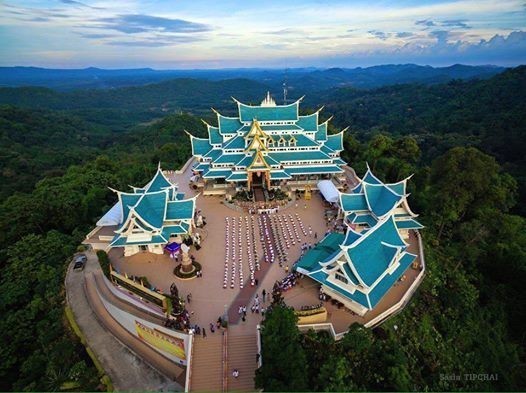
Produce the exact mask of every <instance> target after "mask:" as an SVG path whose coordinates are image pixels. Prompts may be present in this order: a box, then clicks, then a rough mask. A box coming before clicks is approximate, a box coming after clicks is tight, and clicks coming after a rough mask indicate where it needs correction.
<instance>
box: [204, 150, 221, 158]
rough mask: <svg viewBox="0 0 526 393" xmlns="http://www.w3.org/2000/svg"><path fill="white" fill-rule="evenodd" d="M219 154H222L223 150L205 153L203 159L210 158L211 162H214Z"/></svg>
mask: <svg viewBox="0 0 526 393" xmlns="http://www.w3.org/2000/svg"><path fill="white" fill-rule="evenodd" d="M221 154H223V150H221V149H212V150H210V151H209V152H208V153H206V155H205V157H207V158H211V159H212V161H214V160H215V159H216V158H217V157H219V156H220V155H221Z"/></svg>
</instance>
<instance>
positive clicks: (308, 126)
mask: <svg viewBox="0 0 526 393" xmlns="http://www.w3.org/2000/svg"><path fill="white" fill-rule="evenodd" d="M296 124H297V125H298V126H300V127H301V128H303V129H304V130H305V131H312V132H316V131H318V112H315V113H313V114H312V115H307V116H300V117H299V119H298V122H297V123H296Z"/></svg>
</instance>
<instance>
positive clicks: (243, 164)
mask: <svg viewBox="0 0 526 393" xmlns="http://www.w3.org/2000/svg"><path fill="white" fill-rule="evenodd" d="M252 155H253V154H251V155H248V156H244V157H243V158H242V159H241V160H239V162H237V163H236V166H239V167H244V168H246V167H247V166H249V165H250V163H251V162H252V161H253V160H254V158H253V157H252Z"/></svg>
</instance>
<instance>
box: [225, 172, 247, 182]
mask: <svg viewBox="0 0 526 393" xmlns="http://www.w3.org/2000/svg"><path fill="white" fill-rule="evenodd" d="M247 178H248V176H247V174H246V173H232V174H231V175H230V176H228V177H227V178H226V180H227V181H247Z"/></svg>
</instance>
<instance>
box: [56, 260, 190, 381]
mask: <svg viewBox="0 0 526 393" xmlns="http://www.w3.org/2000/svg"><path fill="white" fill-rule="evenodd" d="M86 255H87V256H88V263H87V264H86V268H85V269H84V271H83V272H75V271H73V270H72V265H71V264H70V266H69V268H68V272H67V275H66V293H67V299H68V304H69V306H70V307H71V309H72V311H73V314H74V315H75V320H76V321H77V324H78V325H79V327H80V329H81V330H82V332H83V333H84V335H85V336H86V339H87V342H88V343H89V346H90V348H91V349H92V350H93V352H95V354H96V355H97V357H98V359H99V360H100V362H101V363H102V366H103V367H104V370H106V373H107V374H108V376H109V377H110V378H111V380H112V382H113V385H114V387H115V389H116V390H148V391H154V390H155V391H166V390H180V387H179V386H178V385H177V384H176V383H175V382H173V381H171V380H170V379H169V378H167V377H165V376H164V375H162V374H160V373H159V372H157V371H156V370H154V369H153V368H152V367H150V366H149V365H148V364H147V363H145V362H144V361H142V360H141V359H140V358H138V357H137V356H136V355H135V354H134V353H132V352H131V351H130V350H129V349H128V348H127V347H125V346H124V345H123V344H121V342H119V341H118V340H117V339H115V337H114V336H113V335H112V334H111V333H110V332H108V331H107V330H106V328H104V327H103V326H101V324H100V323H99V321H98V319H97V316H96V315H95V314H94V312H93V311H92V309H91V307H90V305H89V303H88V300H87V298H86V295H85V291H84V283H85V277H84V276H85V275H86V274H89V273H91V272H95V271H99V270H100V266H99V264H98V261H97V257H96V255H95V254H94V253H92V252H87V253H86Z"/></svg>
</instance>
